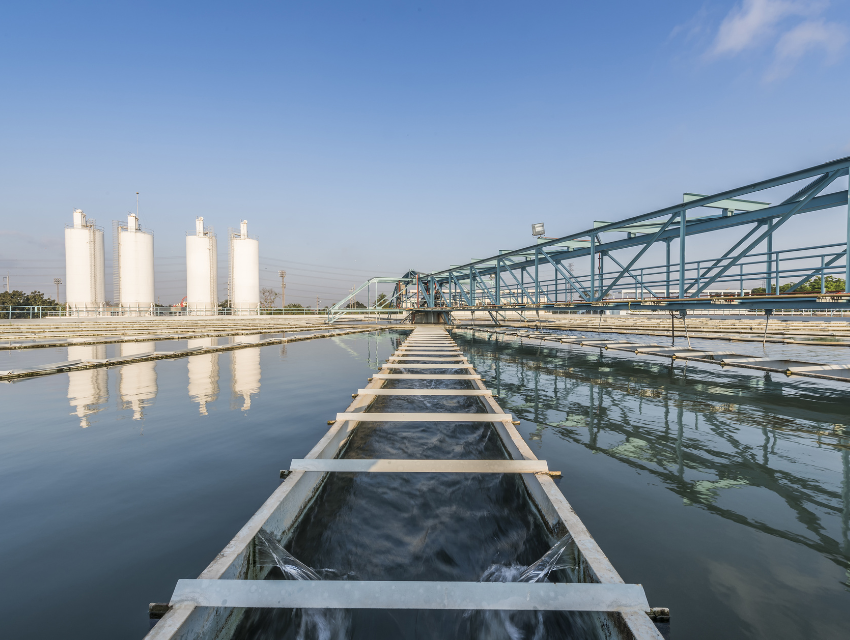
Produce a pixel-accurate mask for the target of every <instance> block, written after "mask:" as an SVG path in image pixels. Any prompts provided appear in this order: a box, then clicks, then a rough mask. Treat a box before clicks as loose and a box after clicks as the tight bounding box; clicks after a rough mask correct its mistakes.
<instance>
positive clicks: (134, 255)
mask: <svg viewBox="0 0 850 640" xmlns="http://www.w3.org/2000/svg"><path fill="white" fill-rule="evenodd" d="M116 253H117V256H116V257H117V259H116V261H115V262H116V264H117V273H116V276H117V277H116V278H115V282H116V285H117V292H116V296H115V297H116V298H117V300H118V304H119V305H120V306H121V307H122V310H123V311H124V313H125V314H128V315H149V314H152V313H153V306H154V302H155V298H154V276H153V233H151V232H150V231H142V230H141V225H140V224H139V218H138V217H137V216H136V215H135V214H133V213H131V214H129V215H128V216H127V226H126V227H125V226H124V225H120V224H119V225H118V226H117V228H116Z"/></svg>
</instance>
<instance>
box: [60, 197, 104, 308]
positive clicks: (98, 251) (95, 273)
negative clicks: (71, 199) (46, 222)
mask: <svg viewBox="0 0 850 640" xmlns="http://www.w3.org/2000/svg"><path fill="white" fill-rule="evenodd" d="M73 216H74V222H73V226H70V227H65V301H66V303H67V311H66V313H67V315H82V316H87V315H96V314H97V312H98V311H99V310H100V308H101V306H102V305H103V301H104V288H103V283H104V277H103V230H102V229H98V228H97V227H96V226H95V221H94V220H86V214H85V213H83V211H82V209H74V214H73ZM56 302H59V301H58V300H57V301H56Z"/></svg>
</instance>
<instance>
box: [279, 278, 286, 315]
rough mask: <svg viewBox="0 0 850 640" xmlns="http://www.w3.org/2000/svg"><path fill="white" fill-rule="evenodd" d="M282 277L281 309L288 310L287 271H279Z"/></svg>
mask: <svg viewBox="0 0 850 640" xmlns="http://www.w3.org/2000/svg"><path fill="white" fill-rule="evenodd" d="M277 275H279V276H280V307H281V309H286V271H278V272H277Z"/></svg>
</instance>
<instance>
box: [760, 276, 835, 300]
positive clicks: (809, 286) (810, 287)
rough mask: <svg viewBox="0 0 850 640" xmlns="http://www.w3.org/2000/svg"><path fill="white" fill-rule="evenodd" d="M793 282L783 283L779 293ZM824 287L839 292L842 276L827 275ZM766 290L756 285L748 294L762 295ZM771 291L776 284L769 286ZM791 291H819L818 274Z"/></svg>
mask: <svg viewBox="0 0 850 640" xmlns="http://www.w3.org/2000/svg"><path fill="white" fill-rule="evenodd" d="M795 284H796V283H795V282H786V283H785V284H783V285H781V286H780V287H779V293H785V292H787V291H788V290H789V289H790V288H791V287H793V286H794V285H795ZM825 285H826V286H825V287H824V288H825V289H826V291H827V293H830V292H836V291H838V292H840V291H844V278H836V277H834V276H827V277H826V283H825ZM765 293H766V290H765V288H764V287H756V288H755V289H753V290H752V291H751V292H750V295H754V296H763V295H765ZM771 293H776V285H774V286H773V287H772V288H771ZM793 293H820V276H818V277H816V278H812V279H811V280H809V281H808V282H806V283H805V284H802V285H800V286H799V287H797V288H796V289H794V291H793V292H792V294H793Z"/></svg>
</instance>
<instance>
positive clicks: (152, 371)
mask: <svg viewBox="0 0 850 640" xmlns="http://www.w3.org/2000/svg"><path fill="white" fill-rule="evenodd" d="M152 351H154V343H153V342H124V343H122V344H121V355H122V356H123V357H126V356H133V355H138V354H141V353H151V352H152ZM156 390H157V389H156V362H155V361H153V360H151V361H149V362H138V363H135V364H125V365H124V366H122V367H121V371H120V380H119V382H118V393H119V395H120V396H121V401H122V403H123V407H122V408H124V409H132V410H133V420H141V419H142V418H143V417H144V416H143V414H142V409H144V408H145V407H147V406H150V404H151V402H150V401H151V400H153V399H154V398H155V397H156Z"/></svg>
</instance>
